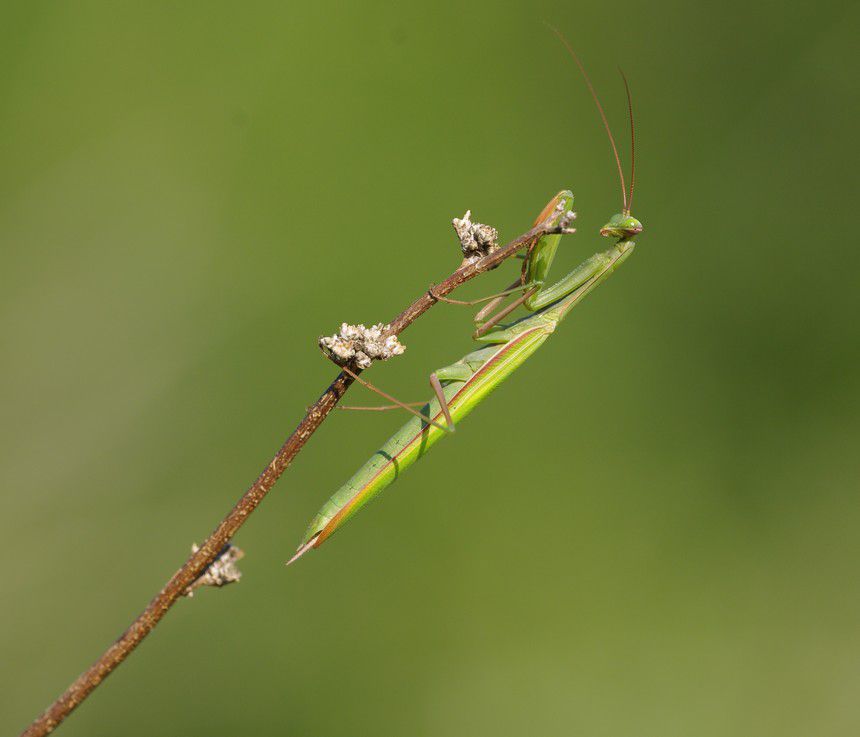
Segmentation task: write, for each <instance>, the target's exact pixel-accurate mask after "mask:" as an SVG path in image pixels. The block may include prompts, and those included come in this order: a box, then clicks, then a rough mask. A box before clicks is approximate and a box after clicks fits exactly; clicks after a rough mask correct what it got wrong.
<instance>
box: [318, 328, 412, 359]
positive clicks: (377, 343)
mask: <svg viewBox="0 0 860 737" xmlns="http://www.w3.org/2000/svg"><path fill="white" fill-rule="evenodd" d="M389 327H391V326H390V325H383V324H382V323H378V324H377V325H371V326H370V327H369V328H366V327H365V326H364V325H350V324H349V323H346V322H345V323H343V324H341V326H340V332H339V333H335V334H334V335H332V336H325V335H324V336H322V337H321V338H320V339H319V346H320V348H321V349H322V352H323V353H325V354H326V356H328V357H329V358H330V359H331V360H332V361H334V362H335V363H336V364H338V365H340V366H345V365H347V364H352V365H354V366H357V367H358V368H360V369H366V368H369V367H370V364H371V363H373V362H374V361H387V360H388V359H389V358H392V357H393V356H399V355H400V354H401V353H403V352H404V351H405V350H406V346H404V345H403V344H402V343H401V342H400V341H399V340H398V339H397V336H396V335H386V334H385V332H386V330H388V328H389Z"/></svg>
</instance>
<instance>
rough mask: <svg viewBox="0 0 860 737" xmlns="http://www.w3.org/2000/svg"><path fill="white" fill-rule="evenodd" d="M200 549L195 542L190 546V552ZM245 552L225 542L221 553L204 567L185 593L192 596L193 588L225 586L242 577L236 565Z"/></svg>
mask: <svg viewBox="0 0 860 737" xmlns="http://www.w3.org/2000/svg"><path fill="white" fill-rule="evenodd" d="M198 550H200V547H199V546H198V545H197V544H194V545H192V546H191V552H192V553H196V552H197V551H198ZM243 557H245V553H244V552H243V551H242V550H241V549H240V548H237V547H236V546H235V545H232V544H229V543H228V544H227V545H226V546H225V548H224V550H223V552H222V553H221V555H219V556H218V557H217V558H216V559H215V560H214V561H212V563H211V564H210V566H209V567H208V568H207V569H206V571H205V572H204V573H203V575H201V576H200V577H199V578H198V579H197V580H196V581H195V582H194V583H193V584H191V585H190V586H189V587H188V588H187V589H186V590H185V595H186V596H188V597H191V596H194V590H195V589H198V588H200V587H201V586H219V587H220V586H226V585H227V584H228V583H235V582H236V581H238V580H239V579H240V578H242V572H241V571H240V570H239V567H238V566H237V565H236V564H237V563H238V562H239V561H240V560H241V559H242V558H243Z"/></svg>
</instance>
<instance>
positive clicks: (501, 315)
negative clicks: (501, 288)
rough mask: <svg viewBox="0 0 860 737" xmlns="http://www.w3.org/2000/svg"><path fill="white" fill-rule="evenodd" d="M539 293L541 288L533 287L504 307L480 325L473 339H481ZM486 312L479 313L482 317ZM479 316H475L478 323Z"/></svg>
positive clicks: (473, 334)
mask: <svg viewBox="0 0 860 737" xmlns="http://www.w3.org/2000/svg"><path fill="white" fill-rule="evenodd" d="M538 292H539V287H533V288H532V289H530V290H529V291H528V292H526V293H525V294H524V295H522V296H521V297H517V298H516V299H515V300H514V301H513V302H511V303H510V304H509V305H507V306H505V307H503V308H502V309H501V310H499V311H498V312H497V313H496V314H495V315H493V316H492V317H490V318H489V319H488V320H486V321H485V322H482V323H481V324H480V325H478V329H477V330H475V332H474V333H472V337H473V338H480V337H481V336H482V335H484V333H486V332H488V331H489V330H490V328H491V327H493V326H494V325H497V324H498V323H499V322H501V321H502V320H504V319H505V318H506V317H507V316H508V315H510V314H511V313H512V312H513V311H514V310H515V309H517V307H519V306H520V305H521V304H526V303H528V300H529V299H530V298H531V297H532V296H533V295H535V294H537V293H538ZM484 312H485V310H481V312H479V313H478V315H482V313H484ZM478 315H476V316H475V321H476V322H477V319H478Z"/></svg>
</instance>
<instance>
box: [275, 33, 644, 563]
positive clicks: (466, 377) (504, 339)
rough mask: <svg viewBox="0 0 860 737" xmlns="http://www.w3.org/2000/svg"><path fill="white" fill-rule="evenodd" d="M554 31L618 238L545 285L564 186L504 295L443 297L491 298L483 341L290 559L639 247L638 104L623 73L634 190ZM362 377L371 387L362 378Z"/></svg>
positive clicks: (335, 525) (563, 220) (480, 333)
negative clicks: (613, 190) (607, 166)
mask: <svg viewBox="0 0 860 737" xmlns="http://www.w3.org/2000/svg"><path fill="white" fill-rule="evenodd" d="M552 30H553V31H554V32H555V34H556V35H557V36H558V37H559V38H560V39H561V41H562V43H563V44H564V45H565V47H566V49H567V51H568V53H569V54H570V56H571V57H572V58H573V60H574V61H575V62H576V64H577V66H578V67H579V70H580V71H581V73H582V75H583V77H584V79H585V83H586V85H587V86H588V89H589V92H590V93H591V96H592V98H593V99H594V102H595V104H596V106H597V109H598V112H599V113H600V117H601V119H602V121H603V126H604V128H605V130H606V133H607V136H608V138H609V142H610V145H611V148H612V152H613V154H614V157H615V162H616V164H617V167H618V175H619V179H620V183H621V196H622V210H621V212H620V213H618V214H615V215H613V216H612V217H611V218H610V219H609V221H608V222H607V223H606V224H605V225H604V226H603V227H602V228H601V229H600V235H602V236H604V237H609V238H615V239H616V240H615V243H614V244H613V245H612V246H611V247H610V248H608V249H607V250H606V251H603V252H602V253H596V254H595V255H593V256H592V257H591V258H589V259H587V260H585V261H583V262H582V263H581V264H580V265H579V266H577V267H576V268H575V269H574V270H573V271H571V272H570V273H569V274H568V275H567V276H565V277H563V278H562V279H560V280H559V281H557V282H555V283H554V284H547V281H546V278H547V276H548V274H549V270H550V267H551V266H552V262H553V260H554V258H555V254H556V250H557V248H558V245H559V242H560V240H561V233H562V232H573V231H572V229H569V228H566V227H564V226H565V225H566V224H567V223H569V222H570V220H572V219H573V217H575V214H574V213H573V212H572V210H571V208H572V206H573V194H572V193H571V192H570V191H568V190H562V191H561V192H559V193H558V194H557V195H556V196H555V197H553V199H552V200H550V202H549V203H548V204H547V205H546V207H545V208H544V209H543V211H542V212H541V214H540V215H538V217H537V220H536V221H535V225H538V224H541V223H545V224H546V225H547V226H549V227H547V230H555V231H556V232H554V233H553V234H546V235H543V236H541V237H540V238H538V239H537V240H536V241H534V242H533V243H532V244H530V247H529V248H528V251H527V253H526V260H525V262H524V264H523V268H522V273H521V276H520V278H519V279H518V280H517V281H516V282H514V284H513V285H512V286H511V287H509V288H508V289H507V290H505V291H504V292H502V293H500V294H499V295H494V296H493V297H491V298H485V300H476V301H475V302H456V301H455V300H447V299H446V300H444V301H447V302H456V303H458V304H476V303H478V302H481V301H486V299H490V300H491V301H490V302H489V304H488V305H487V306H486V307H484V308H483V309H482V310H481V311H480V312H479V313H478V314H477V315H476V316H475V322H476V324H477V329H476V331H475V333H474V335H473V338H474V339H475V340H477V341H478V342H480V343H484V344H486V346H485V347H483V348H480V349H478V350H476V351H473V352H471V353H468V354H467V355H465V356H463V357H462V358H461V359H460V360H458V361H456V362H455V363H453V364H451V365H449V366H445V367H443V368H440V369H437V370H436V371H435V372H434V373H433V374H431V377H430V383H431V385H432V386H433V388H434V392H435V397H434V398H433V399H432V400H430V401H429V402H427V403H426V404H425V405H424V406H423V408H422V411H421V412H416V411H414V410H412V409H411V408H410V407H409V406H408V405H404V404H402V403H400V402H397V403H396V405H394V406H393V407H397V406H399V407H403V408H405V409H408V410H409V411H410V412H413V414H414V415H416V416H414V417H412V418H410V419H409V420H408V421H407V422H406V423H405V424H404V425H403V426H402V427H401V428H400V429H399V430H398V431H397V432H395V433H394V435H392V436H391V438H390V439H389V440H388V441H387V442H386V443H385V444H384V445H383V446H382V447H381V448H380V449H379V450H377V451H376V453H374V454H373V455H372V456H371V457H370V458H369V459H368V460H367V462H366V463H365V464H364V465H363V466H362V467H361V468H360V469H359V470H358V471H356V473H355V474H354V475H353V476H352V478H350V479H349V480H348V481H347V482H346V483H345V484H344V485H343V486H341V487H340V488H339V489H338V490H337V491H336V492H335V493H334V494H333V495H332V496H331V498H330V499H329V500H328V501H327V502H326V503H325V504H324V505H323V507H322V508H321V509H320V510H319V512H318V513H317V514H316V516H315V517H314V518H313V520H312V521H311V523H310V525H309V526H308V528H307V531H306V532H305V535H304V537H303V538H302V541H301V544H300V545H299V547H298V550H297V551H296V553H295V555H294V556H293V557H292V558H291V559H290V560H289V561H288V563H287V564H288V565H289V564H290V563H293V562H294V561H296V560H298V559H299V558H300V557H302V556H303V555H304V554H305V553H306V552H308V551H309V550H311V549H312V548H318V547H319V546H320V545H322V544H323V543H324V542H325V541H326V540H328V538H329V537H331V535H333V534H334V533H335V532H336V531H337V530H339V529H340V528H341V527H343V525H344V524H345V523H346V522H347V521H348V520H350V519H351V518H352V517H353V516H354V515H355V514H356V512H358V511H359V510H360V509H361V508H362V507H364V505H366V504H367V503H368V502H369V501H370V500H371V499H373V498H374V497H376V496H377V495H378V494H379V493H380V492H382V491H383V490H384V489H385V488H387V487H388V486H390V485H391V484H392V483H393V482H394V481H395V480H396V479H397V478H399V476H400V474H401V473H402V472H403V471H405V470H406V469H407V468H408V467H409V466H411V465H412V464H413V463H414V462H415V461H416V460H418V459H419V458H422V457H423V456H424V455H425V454H426V453H427V452H428V451H429V450H430V449H431V448H432V447H433V446H434V445H435V444H436V442H438V441H439V440H440V439H441V438H442V437H444V436H445V435H446V434H448V433H449V432H451V431H453V429H454V427H455V423H456V422H459V421H460V420H462V419H463V418H464V417H466V415H468V414H469V412H471V411H472V410H473V409H474V408H475V407H476V406H477V405H478V404H480V403H481V402H482V401H483V400H484V399H485V398H486V397H487V396H488V395H489V394H490V392H492V391H493V390H494V389H495V388H496V387H497V386H499V384H501V383H502V382H503V381H504V380H505V379H506V378H507V377H508V376H510V374H511V373H513V372H514V371H515V370H516V369H517V368H519V367H520V366H521V365H522V364H523V363H524V362H525V361H526V360H527V359H528V358H529V357H531V355H532V354H533V353H534V352H535V351H537V349H538V348H540V346H541V345H543V343H544V341H546V339H547V338H549V336H550V335H552V333H553V332H554V331H555V329H556V327H558V324H559V323H560V322H561V321H562V319H564V317H565V316H566V315H567V314H568V313H569V312H570V311H571V310H572V309H573V308H574V307H575V306H576V305H577V304H579V303H580V302H581V301H582V299H583V298H584V297H585V296H587V295H588V294H590V293H591V292H592V291H593V290H594V289H595V288H596V287H597V286H598V285H600V284H601V283H602V282H603V281H605V280H606V279H607V278H608V277H609V276H610V275H611V274H612V273H613V272H614V271H615V269H617V268H618V267H619V266H620V265H621V264H622V263H623V262H624V261H625V260H626V259H627V258H628V257H629V256H630V254H631V253H632V252H633V249H634V247H635V245H636V244H635V242H634V240H633V239H634V238H635V237H636V236H637V235H638V234H639V233H641V232H642V223H641V222H639V220H637V219H636V218H635V217H633V216H632V215H631V214H630V208H631V206H632V202H633V187H634V177H635V136H634V128H633V106H632V101H631V96H630V88H629V85H628V84H627V79H626V77H624V74H623V72H622V78H623V80H624V87H625V90H626V93H627V104H628V112H629V118H630V140H631V168H630V189H629V194H628V190H627V188H626V186H625V182H624V172H623V168H622V166H621V159H620V157H619V155H618V148H617V146H616V144H615V139H614V138H613V136H612V132H611V130H610V127H609V123H608V121H607V118H606V114H605V112H604V110H603V106H602V105H601V104H600V101H599V99H598V97H597V94H596V93H595V91H594V88H593V86H592V84H591V81H590V79H589V77H588V74H587V73H586V71H585V68H584V67H583V65H582V62H581V61H580V60H579V57H578V56H577V55H576V53H575V52H574V51H573V49H572V47H571V46H570V44H569V43H568V42H567V40H566V39H565V38H564V37H563V36H562V35H561V34H560V33H559V32H558V31H556V30H555V29H552ZM517 291H522V294H521V295H520V296H518V297H517V298H516V299H515V300H514V301H513V302H512V303H511V304H509V305H508V306H506V307H504V308H502V309H500V310H499V311H498V312H496V313H495V314H494V315H490V313H491V312H492V310H493V309H495V308H496V307H497V306H498V305H499V304H500V303H501V301H502V300H503V299H504V298H505V296H507V295H508V294H511V293H515V292H517ZM432 295H433V293H432V290H431V296H432ZM520 305H522V306H523V307H524V308H525V309H526V310H527V311H528V312H529V313H530V314H529V315H527V316H525V317H522V318H520V319H518V320H515V321H514V322H513V323H511V324H508V325H499V323H500V321H501V320H502V319H504V317H506V316H507V315H508V314H510V313H511V312H512V311H513V310H514V309H516V308H517V307H519V306H520ZM347 371H348V372H349V373H351V374H352V375H353V377H354V378H356V379H358V377H357V376H356V375H355V374H354V373H353V372H351V371H349V370H348V369H347ZM359 381H361V383H364V384H365V385H368V386H370V387H371V388H374V387H373V386H372V385H369V384H368V383H367V382H364V381H363V380H361V379H359ZM377 391H379V390H377ZM380 393H381V394H383V396H386V397H387V398H388V399H393V398H392V397H389V396H388V395H386V394H384V393H383V392H380ZM395 401H396V400H395ZM443 420H444V422H445V424H444V425H443V424H442V421H443Z"/></svg>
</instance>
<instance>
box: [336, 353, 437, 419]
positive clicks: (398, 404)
mask: <svg viewBox="0 0 860 737" xmlns="http://www.w3.org/2000/svg"><path fill="white" fill-rule="evenodd" d="M341 369H342V370H343V371H344V372H345V373H347V374H349V375H350V376H351V377H352V378H353V379H355V380H356V381H357V382H358V383H359V384H361V385H362V386H365V387H367V388H368V389H370V391H372V392H375V393H376V394H378V395H379V396H380V397H383V398H384V399H387V400H388V401H389V402H393V403H394V404H393V405H388V406H383V407H361V408H359V409H369V410H376V411H381V412H384V411H385V410H388V409H395V408H399V409H405V410H406V411H407V412H409V413H411V414H413V415H415V416H416V417H417V418H419V419H420V420H423V421H424V422H426V423H428V424H429V425H433V427H436V428H438V429H439V430H444V431H445V432H454V421H453V420H452V419H451V413H450V411H449V409H448V402H447V401H446V400H445V395H444V393H443V392H442V385H441V384H440V383H439V379H438V378H437V377H436V374H435V373H434V374H430V386H431V387H433V392H434V393H435V394H436V398H437V399H438V400H439V404H440V406H441V408H442V414H444V415H445V421H446V423H447V427H446V426H444V425H440V424H439V423H438V422H436V421H435V420H434V419H432V418H431V417H428V416H427V415H425V414H423V413H422V412H419V411H418V410H416V409H413V407H415V406H421V405H424V404H426V402H409V403H407V402H401V401H400V400H399V399H397V398H396V397H392V396H391V395H390V394H388V393H387V392H384V391H382V389H380V388H379V387H377V386H374V385H373V384H371V383H370V382H369V381H367V380H366V379H362V378H361V377H360V376H359V375H358V374H356V373H355V372H354V371H352V370H351V369H350V368H349V367H348V366H341ZM344 409H355V408H351V407H345V408H344Z"/></svg>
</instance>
